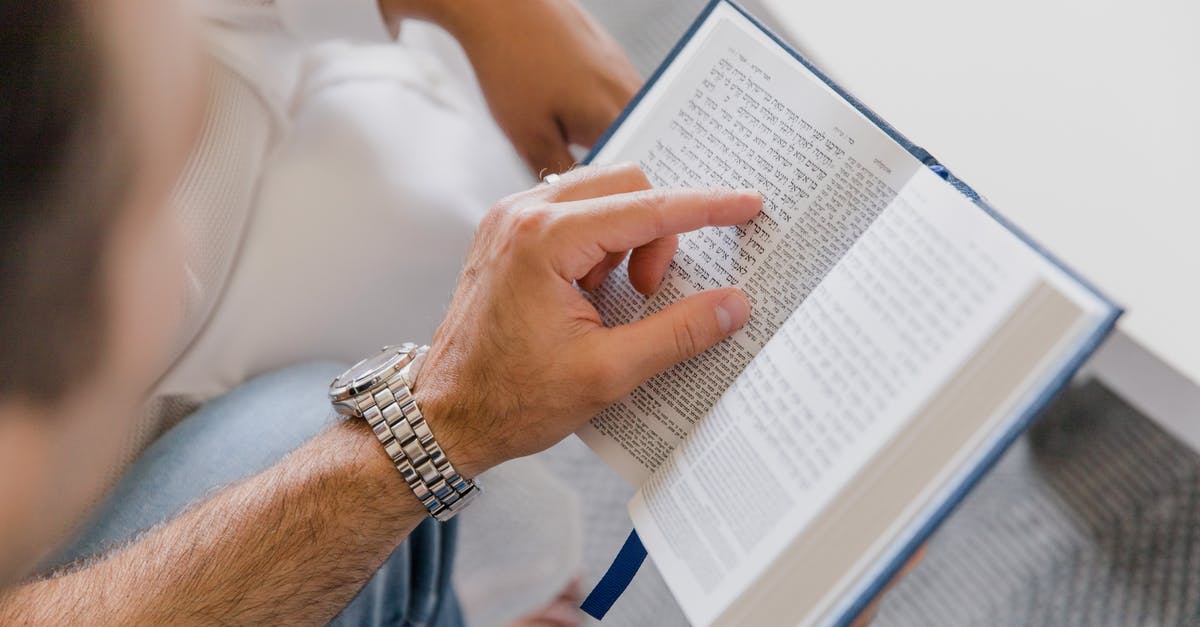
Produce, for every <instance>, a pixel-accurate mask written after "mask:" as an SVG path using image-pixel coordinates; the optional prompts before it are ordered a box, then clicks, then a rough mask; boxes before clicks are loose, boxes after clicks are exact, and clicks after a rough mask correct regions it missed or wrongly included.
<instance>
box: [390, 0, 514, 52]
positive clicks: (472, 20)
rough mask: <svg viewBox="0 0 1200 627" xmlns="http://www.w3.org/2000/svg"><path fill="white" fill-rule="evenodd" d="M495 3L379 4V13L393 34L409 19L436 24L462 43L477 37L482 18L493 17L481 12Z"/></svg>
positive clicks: (428, 0) (401, 0) (414, 0)
mask: <svg viewBox="0 0 1200 627" xmlns="http://www.w3.org/2000/svg"><path fill="white" fill-rule="evenodd" d="M493 2H494V0H379V10H380V12H381V13H382V14H383V17H384V19H385V20H386V21H387V22H388V23H389V24H390V25H391V27H392V29H393V31H395V30H396V29H397V28H398V27H399V23H400V22H401V21H402V20H406V19H416V20H423V21H426V22H433V23H434V24H437V25H438V26H441V27H442V28H444V29H446V31H448V32H449V33H450V34H451V35H453V36H454V37H455V38H456V39H458V40H459V41H460V42H462V41H463V40H464V39H465V38H469V37H474V36H476V35H477V32H476V31H478V30H480V29H479V28H476V26H477V25H479V26H483V25H481V24H479V23H480V22H481V21H486V20H482V19H481V17H480V16H481V15H484V14H490V13H488V12H487V11H483V10H481V9H487V8H490V7H489V5H490V4H492V3H493Z"/></svg>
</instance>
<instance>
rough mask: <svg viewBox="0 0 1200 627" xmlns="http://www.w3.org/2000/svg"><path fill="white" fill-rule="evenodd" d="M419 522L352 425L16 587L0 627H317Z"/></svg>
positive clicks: (369, 439)
mask: <svg viewBox="0 0 1200 627" xmlns="http://www.w3.org/2000/svg"><path fill="white" fill-rule="evenodd" d="M425 516H426V512H425V510H424V508H423V507H422V506H421V504H420V503H419V502H418V501H417V500H416V498H415V497H413V496H412V493H411V492H410V491H409V488H408V487H407V486H406V485H405V484H404V483H403V481H402V480H401V478H400V475H399V473H398V472H396V469H395V468H394V467H393V466H392V465H391V463H390V462H389V460H388V459H387V458H386V456H385V455H384V453H383V451H382V448H381V447H380V446H379V443H378V442H376V441H375V439H374V437H373V435H372V434H371V433H370V431H369V430H367V429H366V427H365V424H364V423H362V422H361V421H353V422H350V423H346V424H342V425H338V426H337V427H335V428H333V429H330V430H329V431H327V432H325V433H324V434H322V435H320V436H318V437H317V438H315V439H314V440H313V441H312V442H310V443H308V444H307V445H305V446H304V447H302V448H301V449H299V450H298V451H296V452H294V453H292V454H291V455H289V456H288V457H285V458H284V459H283V460H281V461H280V462H279V463H278V464H276V465H275V466H273V467H272V468H270V469H268V470H266V471H264V472H263V473H261V474H259V475H256V476H254V477H252V478H249V479H246V480H244V481H241V482H239V483H237V484H234V485H232V486H230V487H229V488H226V489H225V490H223V491H221V492H219V493H217V494H216V495H215V496H214V497H213V498H211V499H209V500H208V501H205V502H204V503H202V504H200V505H198V506H196V507H194V508H193V509H191V510H189V511H188V512H186V513H185V514H183V515H181V516H180V517H178V518H176V519H175V520H172V521H170V522H168V523H165V524H164V525H162V526H160V527H157V528H155V529H153V530H151V531H150V532H148V533H147V534H146V535H144V536H142V537H141V538H139V539H138V540H136V541H134V542H133V543H131V544H129V545H127V546H125V547H124V548H121V549H118V550H116V551H114V552H113V553H111V554H109V555H107V556H105V557H103V558H101V559H100V560H98V561H94V562H91V563H88V564H85V565H83V566H82V567H79V568H77V569H74V570H70V571H68V572H67V573H66V574H63V575H61V576H58V577H54V578H50V579H46V580H42V581H38V582H34V583H30V584H28V585H25V586H23V587H20V588H17V589H16V590H14V591H13V592H12V593H10V594H9V595H8V596H6V597H5V598H4V600H3V601H2V602H0V623H5V624H7V623H35V624H74V623H80V622H86V623H100V624H109V623H113V624H168V623H176V622H180V621H183V622H199V623H237V624H242V623H295V622H304V623H309V622H311V623H322V624H323V623H324V622H326V621H328V620H329V619H330V618H332V617H333V616H334V615H335V614H336V613H337V612H338V611H340V610H341V608H343V607H345V606H346V604H347V603H349V601H350V600H351V599H352V598H353V597H354V595H355V594H356V593H357V591H358V590H359V589H360V588H361V587H362V585H363V583H364V582H365V581H366V580H367V579H368V578H369V577H370V576H371V574H373V573H374V572H375V571H376V570H377V569H378V568H379V566H380V565H381V564H382V563H383V561H384V560H385V559H386V558H387V557H388V555H389V554H390V553H391V551H392V550H393V549H394V548H395V547H396V546H397V545H398V544H399V543H400V542H401V541H402V540H403V539H404V538H405V537H406V536H407V535H408V534H409V532H411V531H412V529H413V528H415V527H416V525H417V524H419V523H420V522H421V521H422V520H423V519H424V518H425Z"/></svg>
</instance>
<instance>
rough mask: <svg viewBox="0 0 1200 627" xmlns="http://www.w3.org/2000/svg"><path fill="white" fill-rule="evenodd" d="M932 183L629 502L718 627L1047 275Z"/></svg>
mask: <svg viewBox="0 0 1200 627" xmlns="http://www.w3.org/2000/svg"><path fill="white" fill-rule="evenodd" d="M1038 261H1039V260H1038V259H1036V256H1035V255H1034V254H1033V253H1031V252H1030V251H1028V250H1026V249H1025V248H1024V247H1023V245H1022V244H1021V243H1020V242H1019V241H1018V240H1017V239H1016V238H1015V237H1012V236H1011V234H1009V233H1008V232H1007V231H1006V230H1004V229H1003V227H1001V226H1000V225H999V224H998V223H996V222H995V221H994V220H992V219H991V218H990V217H989V216H987V215H986V214H985V213H984V212H982V211H980V210H979V209H978V208H977V207H975V206H974V205H972V204H971V203H970V202H969V201H968V200H967V199H966V198H964V197H962V196H961V195H960V194H959V193H958V192H957V191H956V190H954V189H953V188H951V187H950V186H949V185H947V184H946V183H945V182H944V181H942V180H941V179H939V178H938V177H937V176H936V175H934V174H933V173H931V172H928V171H924V172H919V173H917V174H916V175H915V176H914V177H913V180H912V182H911V183H910V184H909V185H907V186H905V187H904V188H903V189H902V190H901V193H900V194H899V195H898V196H897V198H896V199H894V200H893V202H892V203H891V204H890V205H889V206H888V207H887V208H886V209H885V210H884V211H883V213H882V214H881V215H880V217H879V218H878V219H877V220H876V221H875V223H874V224H873V225H872V226H871V227H870V228H869V229H868V231H867V232H866V233H865V234H864V235H863V236H862V237H861V238H860V239H859V241H858V242H857V243H856V244H855V245H854V246H853V247H852V248H851V250H850V251H849V252H848V253H847V254H846V255H845V257H844V258H843V259H842V261H841V262H840V263H839V264H838V265H837V266H836V267H835V268H834V270H833V271H832V272H831V273H830V274H829V275H828V276H827V277H826V279H825V280H824V281H823V282H822V283H821V284H820V285H819V286H818V287H817V288H816V290H815V291H813V293H812V294H811V295H810V296H809V298H808V299H807V300H806V301H805V302H804V303H802V304H801V305H800V307H799V309H797V311H796V312H795V313H794V314H793V315H792V316H790V317H789V318H788V320H787V321H786V322H785V323H784V324H783V325H782V326H781V328H780V329H779V332H778V333H777V334H776V335H775V337H774V338H772V339H771V341H770V342H769V343H768V344H767V345H766V346H765V347H764V348H763V350H762V351H761V352H760V353H759V354H758V356H757V358H756V359H755V360H754V361H753V362H752V363H751V364H750V365H749V367H748V368H747V369H746V370H745V372H743V373H742V375H741V376H740V377H738V379H737V380H736V382H735V383H734V384H733V385H732V386H731V387H730V389H729V390H728V391H727V392H726V393H725V394H724V395H723V396H722V397H721V399H720V401H719V402H718V403H717V404H716V406H715V407H713V409H712V411H711V412H710V413H709V414H708V415H707V416H705V418H704V419H703V420H702V421H700V423H699V424H698V425H697V427H696V429H694V430H693V432H692V433H691V435H690V436H689V437H688V439H687V440H686V441H685V442H684V443H683V445H682V446H680V447H679V449H678V450H677V451H676V452H675V453H674V454H673V455H672V457H671V458H670V460H669V461H668V463H667V464H665V465H664V466H663V467H662V468H660V469H659V470H658V471H657V472H656V473H655V474H654V475H653V476H652V477H651V478H650V479H649V480H648V481H647V482H646V484H645V485H644V486H643V487H642V490H641V491H640V492H639V493H638V494H637V496H635V498H634V500H633V501H632V502H631V504H630V511H631V514H632V516H633V520H634V523H635V526H636V528H637V529H638V532H639V534H640V535H641V537H642V540H643V542H644V543H645V544H646V546H647V549H648V550H649V551H650V553H651V555H653V557H654V561H655V564H656V565H657V566H658V568H659V570H660V571H661V572H662V573H663V576H664V578H665V579H666V581H667V583H668V585H669V586H670V587H671V590H672V592H673V593H674V594H675V595H676V598H677V599H678V600H679V601H680V604H681V606H682V607H683V608H684V610H685V612H686V613H687V614H688V618H689V619H690V620H692V621H693V623H695V624H698V625H704V624H708V623H709V622H711V621H712V620H713V619H714V618H715V617H716V616H718V615H719V613H720V612H721V610H722V609H723V608H725V607H726V606H727V605H728V604H729V603H731V602H732V601H733V600H734V599H735V598H737V597H738V596H739V595H741V594H742V593H743V592H744V591H745V590H746V589H747V586H750V585H751V583H752V582H753V581H754V580H755V578H756V577H757V575H758V574H759V573H760V572H761V571H762V570H763V569H765V568H766V567H767V566H768V565H769V564H770V563H771V562H772V560H774V559H776V558H777V557H778V556H779V554H780V553H781V552H782V551H783V549H784V547H786V546H787V545H788V543H789V542H790V541H791V540H792V539H794V538H795V537H796V536H797V535H798V534H800V533H803V531H804V529H805V526H806V524H808V523H809V522H810V521H811V520H812V519H813V518H814V517H815V516H816V515H817V514H818V513H819V512H821V511H822V509H823V508H825V507H826V506H827V505H828V504H829V503H830V501H831V499H833V498H834V497H835V495H836V494H837V493H838V491H839V489H840V488H841V487H842V486H843V485H845V483H846V482H847V481H849V480H850V478H851V477H852V476H853V475H854V474H855V473H856V472H857V471H858V470H859V469H861V468H862V467H863V466H864V465H865V464H867V462H868V461H869V460H870V459H871V458H872V456H874V455H875V454H876V453H877V451H878V450H879V449H880V447H882V446H883V445H884V444H885V443H886V442H888V441H889V440H891V439H892V438H894V437H895V435H896V434H897V433H898V431H899V430H900V429H901V428H902V427H903V426H904V425H905V423H906V421H907V420H908V419H909V418H910V417H911V416H913V415H914V414H915V413H916V412H917V411H918V409H919V407H920V406H921V404H922V403H923V402H924V401H926V400H927V399H928V398H929V397H930V396H931V395H932V394H934V393H935V392H936V391H937V390H938V389H940V388H941V386H942V385H943V384H944V382H945V381H947V380H949V378H950V377H951V376H952V375H953V374H954V373H955V372H956V371H957V370H958V369H959V368H960V367H961V365H962V364H963V363H964V362H965V361H966V360H967V359H968V358H969V357H970V356H971V355H972V354H973V353H974V352H975V351H976V350H977V348H978V347H979V346H980V345H981V344H982V343H983V342H984V341H985V340H986V339H987V338H988V337H989V336H990V334H991V333H992V332H993V330H994V329H995V328H996V327H997V325H998V324H999V323H1000V322H1001V321H1002V320H1003V319H1004V318H1005V317H1006V316H1007V315H1008V314H1009V312H1011V311H1012V310H1014V309H1015V308H1016V307H1017V306H1018V305H1019V304H1020V303H1021V302H1022V301H1023V299H1024V298H1025V297H1026V295H1027V294H1029V293H1030V292H1031V291H1032V289H1033V288H1034V286H1036V285H1038V284H1040V283H1039V281H1040V278H1039V277H1040V276H1041V273H1040V270H1039V269H1040V265H1039V263H1038Z"/></svg>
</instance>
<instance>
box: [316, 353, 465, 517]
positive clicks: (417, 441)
mask: <svg viewBox="0 0 1200 627" xmlns="http://www.w3.org/2000/svg"><path fill="white" fill-rule="evenodd" d="M428 350H429V347H428V346H417V345H416V344H401V345H399V346H385V347H383V352H381V353H380V354H378V355H375V356H373V357H368V358H367V359H364V360H362V361H360V362H358V363H357V364H355V365H354V366H352V367H351V368H350V369H349V370H347V371H346V372H344V373H342V375H341V376H339V377H338V378H336V379H334V380H333V383H331V384H330V385H329V400H330V402H332V403H333V407H334V408H335V409H336V410H337V412H338V413H339V414H342V415H346V416H356V417H359V418H364V419H366V421H367V424H369V425H371V429H372V430H373V431H374V432H375V436H376V437H378V438H379V443H380V444H382V445H383V450H384V451H386V452H387V455H388V457H390V458H391V460H392V463H393V464H395V465H396V470H399V471H400V476H401V477H403V478H404V481H405V483H407V484H408V487H410V488H412V491H413V494H416V495H417V498H418V499H419V500H420V501H421V503H423V504H424V505H425V508H426V509H428V510H429V514H430V515H431V516H433V517H434V518H436V519H438V520H440V521H447V520H450V519H451V518H453V517H454V515H455V514H457V513H458V512H460V511H462V510H463V509H465V508H466V507H467V505H469V504H470V503H471V501H472V500H474V499H475V497H476V496H478V495H479V494H480V493H481V492H482V491H483V490H482V489H481V488H480V487H479V486H478V485H476V484H475V482H473V481H470V480H468V479H466V478H464V477H462V476H460V475H459V474H458V473H457V472H455V471H454V466H452V465H451V464H450V460H449V459H446V455H445V453H443V452H442V447H441V446H439V445H438V443H437V440H435V439H434V437H433V433H432V432H430V430H429V425H427V424H425V418H424V417H423V416H422V415H421V410H420V408H418V407H417V402H416V400H415V399H414V398H413V395H412V389H411V387H412V379H411V378H410V376H409V375H410V368H411V367H412V366H413V364H414V362H419V358H421V357H422V356H423V355H424V354H425V352H426V351H428ZM419 365H420V364H419V363H418V364H417V366H419Z"/></svg>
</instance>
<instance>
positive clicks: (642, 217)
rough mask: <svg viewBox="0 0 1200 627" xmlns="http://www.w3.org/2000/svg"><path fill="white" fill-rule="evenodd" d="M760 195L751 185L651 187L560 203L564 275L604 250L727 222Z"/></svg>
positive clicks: (739, 217)
mask: <svg viewBox="0 0 1200 627" xmlns="http://www.w3.org/2000/svg"><path fill="white" fill-rule="evenodd" d="M762 203H763V199H762V194H759V193H758V192H757V191H754V190H722V189H708V190H704V189H652V190H646V191H640V192H631V193H625V194H615V195H612V196H605V197H602V198H593V199H590V200H585V201H577V202H572V203H566V204H565V205H564V208H565V209H567V210H566V211H564V215H563V217H562V219H561V220H560V222H559V224H560V226H561V228H562V233H561V235H562V239H565V240H568V241H569V242H570V243H571V245H570V246H567V247H565V249H564V250H566V251H568V254H571V255H574V256H577V257H579V258H578V259H564V260H562V261H563V266H562V267H563V270H564V271H565V272H566V273H567V274H568V275H569V277H568V278H572V279H574V278H578V277H576V276H575V274H577V273H578V272H587V271H588V270H589V269H591V268H592V267H593V266H595V265H596V264H597V263H599V262H600V260H601V259H603V258H604V256H605V255H606V254H608V253H615V252H623V251H626V250H630V249H633V248H637V247H639V246H643V245H645V244H648V243H650V242H652V241H654V240H656V239H658V238H660V237H665V236H667V235H675V234H678V233H686V232H688V231H694V230H696V229H699V228H703V227H706V226H733V225H735V224H741V223H743V222H746V221H747V220H750V219H751V218H753V217H754V216H756V215H758V213H759V212H760V211H762Z"/></svg>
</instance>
